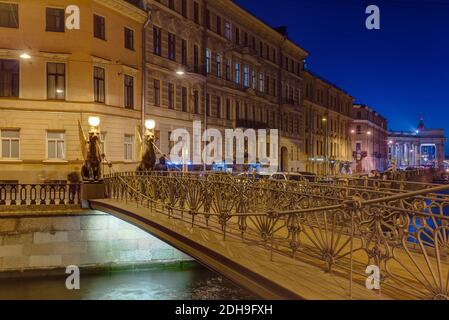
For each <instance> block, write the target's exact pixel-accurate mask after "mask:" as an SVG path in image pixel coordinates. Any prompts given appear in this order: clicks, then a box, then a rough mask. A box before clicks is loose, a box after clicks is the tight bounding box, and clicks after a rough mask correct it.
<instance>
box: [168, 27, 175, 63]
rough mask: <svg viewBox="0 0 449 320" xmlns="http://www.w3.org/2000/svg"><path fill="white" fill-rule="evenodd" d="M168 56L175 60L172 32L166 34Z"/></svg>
mask: <svg viewBox="0 0 449 320" xmlns="http://www.w3.org/2000/svg"><path fill="white" fill-rule="evenodd" d="M168 58H169V59H170V60H173V61H175V60H176V36H175V35H174V34H172V33H169V34H168Z"/></svg>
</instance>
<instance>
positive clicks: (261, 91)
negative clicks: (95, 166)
mask: <svg viewBox="0 0 449 320" xmlns="http://www.w3.org/2000/svg"><path fill="white" fill-rule="evenodd" d="M73 4H75V5H77V6H78V7H79V8H80V12H81V15H80V16H81V23H80V29H79V30H68V29H67V28H66V27H65V18H66V17H67V14H66V13H65V8H66V7H67V6H69V5H73ZM144 9H145V10H144ZM147 12H148V13H147ZM0 13H1V15H0V17H1V19H0V69H1V79H0V80H1V81H0V134H1V142H2V143H1V147H0V156H1V157H0V180H2V181H16V180H19V181H20V182H23V183H26V182H36V181H38V182H43V181H55V180H65V179H66V177H67V174H68V173H70V172H73V171H79V170H80V168H81V166H82V164H83V158H82V152H81V148H80V138H79V130H78V122H79V123H81V125H82V127H83V128H84V130H85V132H87V131H88V130H89V125H88V123H87V120H88V118H89V116H99V117H100V120H101V123H100V130H101V133H102V134H101V135H102V153H104V154H105V156H106V159H107V160H108V161H111V162H112V163H113V164H114V166H115V167H116V168H117V169H120V168H126V169H129V170H133V169H134V168H135V167H136V164H137V161H138V153H139V152H138V151H139V150H138V149H139V143H138V140H139V139H138V135H139V132H142V124H143V122H144V121H145V119H148V118H153V119H154V120H155V122H156V129H155V133H156V137H157V146H158V149H159V150H158V152H159V154H167V155H168V154H169V152H170V149H171V147H172V146H173V145H174V143H175V142H174V141H171V140H172V139H171V134H172V132H173V131H174V130H175V129H180V128H184V129H186V130H187V132H189V133H190V135H191V138H196V137H194V134H195V133H194V132H193V128H192V126H193V121H194V120H196V121H199V122H200V123H201V125H202V129H205V128H208V129H217V130H219V131H220V132H222V133H224V130H225V129H231V128H234V129H235V128H241V129H278V130H279V139H278V140H277V141H276V143H272V144H269V145H267V147H268V150H269V154H270V156H272V157H278V158H279V160H280V161H279V168H278V169H279V170H282V171H309V172H316V173H332V172H335V171H336V169H335V168H336V167H337V164H338V163H343V162H347V161H351V152H352V150H351V135H350V134H349V128H350V121H351V117H350V116H351V110H350V109H351V105H352V100H353V99H352V97H350V96H349V95H348V94H346V93H345V92H343V91H342V90H340V89H338V88H337V87H335V86H333V85H332V84H330V83H328V82H327V81H325V80H323V79H321V78H319V77H317V76H315V75H313V74H311V73H310V72H307V71H305V68H304V60H305V59H306V57H307V56H308V53H307V52H306V51H305V50H304V49H302V48H301V47H300V46H298V45H296V44H295V43H294V42H292V41H291V40H289V39H288V36H287V33H286V30H285V28H277V29H274V28H271V27H270V26H268V25H266V24H265V23H263V22H262V21H260V20H259V19H257V18H255V17H254V16H252V15H251V14H250V13H248V12H247V11H245V10H243V9H242V8H240V7H239V6H237V5H236V4H235V3H234V2H233V1H228V0H214V1H207V0H160V1H151V0H146V1H138V0H136V1H134V0H128V1H124V0H102V1H100V0H91V1H65V0H63V1H59V2H58V4H57V5H54V3H51V2H49V1H47V0H36V1H32V2H29V1H8V0H0ZM144 26H145V28H144ZM144 34H145V35H146V36H144ZM144 46H145V50H144ZM144 60H145V63H144ZM144 66H145V69H146V72H142V70H143V69H144ZM142 84H144V90H142ZM226 143H228V142H226ZM192 152H196V150H194V151H192ZM193 156H194V154H189V155H187V157H188V159H190V160H192V158H193ZM106 171H107V170H106Z"/></svg>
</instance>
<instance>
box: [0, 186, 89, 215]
mask: <svg viewBox="0 0 449 320" xmlns="http://www.w3.org/2000/svg"><path fill="white" fill-rule="evenodd" d="M80 203H81V201H80V184H64V183H61V184H0V210H1V209H2V208H5V207H7V206H8V207H9V206H50V205H78V204H80Z"/></svg>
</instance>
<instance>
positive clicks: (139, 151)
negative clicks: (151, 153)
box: [135, 126, 143, 160]
mask: <svg viewBox="0 0 449 320" xmlns="http://www.w3.org/2000/svg"><path fill="white" fill-rule="evenodd" d="M135 137H136V150H137V157H138V158H137V159H139V160H140V159H142V155H143V138H142V134H141V133H140V126H137V127H136V134H135Z"/></svg>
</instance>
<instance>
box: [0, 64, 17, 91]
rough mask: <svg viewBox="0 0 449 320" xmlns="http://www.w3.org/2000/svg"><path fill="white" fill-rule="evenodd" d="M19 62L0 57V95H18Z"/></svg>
mask: <svg viewBox="0 0 449 320" xmlns="http://www.w3.org/2000/svg"><path fill="white" fill-rule="evenodd" d="M19 74H20V62H19V61H17V60H1V59H0V97H18V96H19Z"/></svg>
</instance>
